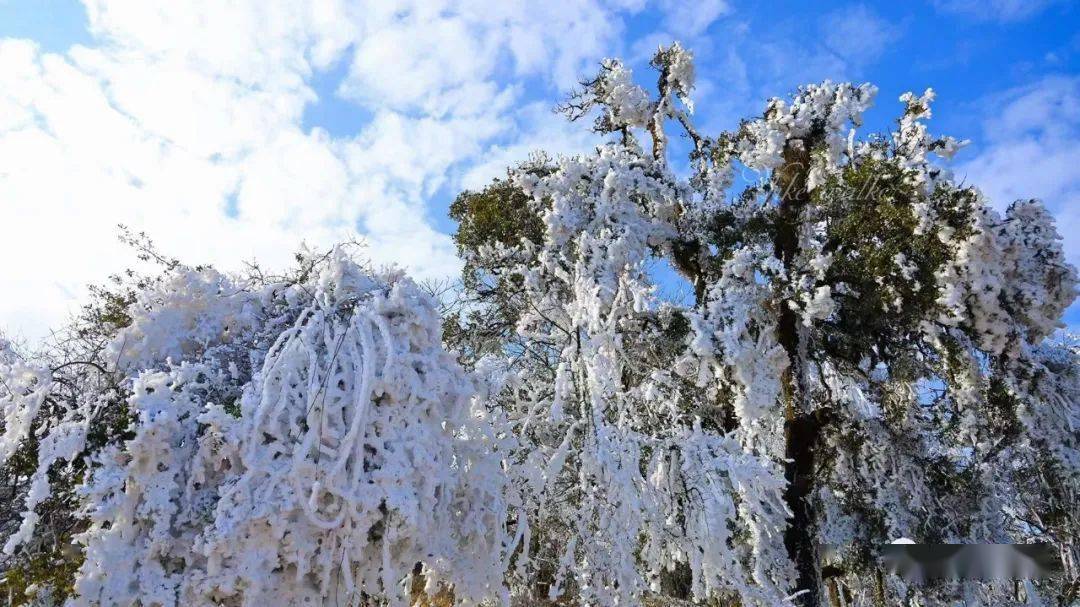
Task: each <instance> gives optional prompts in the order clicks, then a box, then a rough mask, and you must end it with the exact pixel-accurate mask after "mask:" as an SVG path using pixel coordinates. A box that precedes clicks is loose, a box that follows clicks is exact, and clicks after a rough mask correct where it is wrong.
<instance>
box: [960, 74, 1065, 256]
mask: <svg viewBox="0 0 1080 607" xmlns="http://www.w3.org/2000/svg"><path fill="white" fill-rule="evenodd" d="M985 111H986V118H985V120H984V124H983V132H984V141H985V142H986V143H985V145H983V146H981V148H980V149H979V150H978V153H977V155H976V156H975V157H974V158H972V159H971V160H969V161H967V162H964V163H963V164H961V165H960V166H959V167H958V168H957V174H958V175H960V176H966V178H967V180H968V181H969V182H970V183H972V184H974V185H976V186H978V187H979V188H980V189H981V190H982V191H983V192H984V193H985V194H986V195H987V196H988V197H989V198H990V200H991V202H992V203H993V204H994V206H996V207H998V208H1004V207H1005V206H1007V205H1008V204H1009V203H1011V202H1012V201H1014V200H1017V199H1021V198H1040V199H1042V200H1043V201H1044V202H1045V204H1046V205H1047V208H1049V209H1050V210H1051V211H1052V212H1053V213H1054V214H1055V215H1056V217H1057V220H1058V231H1059V232H1060V233H1061V234H1062V236H1063V237H1064V239H1065V250H1066V254H1067V255H1068V257H1069V260H1070V261H1071V262H1072V263H1073V264H1074V265H1077V266H1080V172H1078V171H1077V170H1076V164H1077V159H1080V77H1077V76H1072V77H1064V76H1054V77H1047V78H1044V79H1042V80H1039V81H1037V82H1034V83H1032V84H1030V85H1028V86H1024V87H1020V88H1017V89H1014V90H1011V91H1007V92H1005V93H1003V94H1000V95H996V96H993V97H991V98H990V99H988V100H987V101H986V103H985Z"/></svg>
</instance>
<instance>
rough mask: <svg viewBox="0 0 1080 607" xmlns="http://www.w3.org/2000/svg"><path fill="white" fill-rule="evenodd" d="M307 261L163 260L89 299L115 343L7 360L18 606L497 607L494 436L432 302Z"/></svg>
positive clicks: (349, 269)
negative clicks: (190, 263)
mask: <svg viewBox="0 0 1080 607" xmlns="http://www.w3.org/2000/svg"><path fill="white" fill-rule="evenodd" d="M300 266H301V267H300V269H299V270H298V271H296V272H295V273H292V274H290V275H287V276H283V277H277V278H267V277H262V276H260V275H256V274H251V275H249V276H247V277H245V278H237V277H230V276H226V275H224V274H221V273H219V272H217V271H215V270H213V269H212V268H191V267H186V266H183V265H180V264H179V263H176V262H168V263H167V267H166V268H165V270H164V272H163V273H162V274H161V275H159V276H158V277H156V278H155V279H150V280H135V281H133V280H129V279H128V280H122V281H121V282H120V287H118V288H116V289H113V290H102V291H99V297H98V298H97V299H96V300H95V303H96V304H97V305H92V306H90V307H89V308H88V310H87V313H86V314H84V315H83V316H82V317H81V320H82V322H81V323H77V324H76V328H78V327H80V326H89V327H93V328H96V329H102V328H105V329H106V330H104V331H100V330H99V331H98V332H97V333H94V334H86V335H81V334H78V333H77V331H72V332H71V334H70V335H66V337H67V339H68V341H64V342H62V343H65V344H68V345H67V346H66V348H65V349H63V350H62V351H61V352H59V353H53V360H50V358H49V357H48V356H46V357H41V358H40V359H38V360H35V359H26V358H24V357H20V356H19V355H18V354H17V353H15V351H14V350H13V349H12V348H10V347H8V348H7V349H6V350H5V351H4V352H3V356H4V358H3V359H2V362H0V374H2V378H3V379H4V383H3V384H2V385H3V390H4V391H3V392H2V393H0V405H2V406H3V410H4V425H3V430H4V432H3V435H2V442H0V455H2V456H3V460H2V463H3V468H2V470H3V473H4V475H5V478H6V479H9V480H10V482H11V487H12V491H13V494H14V495H13V497H14V498H15V499H14V500H13V501H12V503H13V504H15V503H17V504H18V506H17V507H18V508H19V509H21V510H22V511H23V514H22V516H21V520H19V521H18V524H17V527H15V526H14V522H13V521H12V522H7V521H6V522H5V525H6V528H5V536H4V540H5V545H4V553H5V554H6V555H8V556H7V557H6V558H7V559H8V560H7V563H6V565H5V568H4V569H5V570H4V578H3V582H2V584H3V587H4V589H5V590H6V594H7V596H6V597H5V598H6V600H7V601H8V602H9V603H15V604H18V603H20V602H24V601H34V602H37V603H40V604H50V603H57V602H60V601H63V600H66V604H69V605H147V606H149V605H161V606H165V605H269V604H273V605H321V604H341V605H348V604H352V605H360V604H373V603H378V604H397V605H404V604H410V603H412V602H413V600H414V599H415V598H417V597H421V596H438V595H439V594H440V593H446V592H452V593H453V595H454V596H455V597H456V598H457V599H458V600H461V601H463V602H466V603H469V604H476V603H478V602H480V601H481V600H483V599H491V600H495V601H498V600H501V599H502V597H503V595H504V594H505V589H504V586H503V583H502V581H503V572H504V571H505V569H506V564H505V561H506V555H507V553H508V550H509V541H510V539H511V537H510V536H509V535H508V527H507V524H508V523H511V524H512V522H513V521H512V518H511V515H510V513H509V512H508V510H509V507H510V504H508V503H507V501H506V496H507V495H508V493H507V491H506V490H505V475H504V473H503V470H502V462H501V460H500V459H499V457H498V455H497V454H496V453H495V450H496V449H498V448H499V446H500V445H499V442H498V440H499V439H498V437H496V436H495V435H494V434H493V433H492V432H491V431H490V429H491V426H490V424H485V423H483V422H482V421H481V419H479V418H478V417H477V416H476V415H475V414H474V410H473V407H474V404H475V400H474V393H475V386H474V382H473V381H472V379H471V378H470V377H469V376H468V375H466V374H465V373H464V371H463V370H462V369H461V367H460V366H459V365H458V364H457V363H456V362H455V361H454V360H453V357H452V356H451V355H450V354H448V353H447V352H446V351H445V350H444V349H443V347H442V343H441V333H440V325H441V322H440V317H439V314H438V306H437V303H436V302H435V301H434V300H433V299H432V297H431V296H430V295H428V294H427V293H425V292H424V291H423V290H422V289H420V288H419V287H417V286H416V285H415V284H413V283H412V282H411V281H409V280H408V279H406V278H404V277H402V276H401V275H399V274H396V273H389V274H383V275H378V274H375V273H372V272H370V271H367V270H365V269H364V268H362V267H361V266H359V265H357V264H356V263H355V262H354V261H352V260H351V259H350V258H348V257H347V256H346V255H345V254H344V253H343V252H342V249H336V250H335V251H334V252H333V253H331V254H330V255H328V256H314V255H307V256H301V258H300ZM110 306H112V307H110ZM109 310H111V311H112V313H113V315H112V316H110V317H109V318H110V322H112V321H115V324H114V325H112V326H111V327H109V326H108V323H107V322H105V318H103V317H102V316H101V313H105V312H108V311H109ZM57 357H60V358H64V359H70V360H67V361H66V362H63V363H60V364H56V363H55V359H56V358H57ZM87 369H89V370H87ZM73 370H79V371H78V372H76V371H73ZM24 484H28V487H26V488H25V489H22V488H21V487H23V485H24ZM57 500H63V502H62V503H59V504H57V503H54V502H56V501H57ZM57 517H59V518H60V520H59V521H58V520H56V518H57ZM10 518H11V517H10V513H9V519H10ZM61 525H63V527H62V528H58V527H60V526H61ZM49 544H52V545H51V546H50V545H49ZM57 564H59V565H61V566H62V570H59V571H56V572H55V573H51V574H50V572H49V571H48V568H49V567H52V566H55V565H57ZM42 569H44V570H45V571H42ZM28 581H30V582H31V583H27V582H28ZM16 592H18V594H16Z"/></svg>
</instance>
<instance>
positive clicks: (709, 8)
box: [660, 0, 731, 40]
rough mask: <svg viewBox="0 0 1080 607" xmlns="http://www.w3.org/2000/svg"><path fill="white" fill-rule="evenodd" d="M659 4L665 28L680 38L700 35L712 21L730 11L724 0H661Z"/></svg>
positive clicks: (685, 38) (684, 38)
mask: <svg viewBox="0 0 1080 607" xmlns="http://www.w3.org/2000/svg"><path fill="white" fill-rule="evenodd" d="M660 6H661V9H662V10H663V11H664V13H665V17H664V24H665V25H666V26H667V29H668V30H670V31H671V32H672V33H673V34H674V35H675V37H676V38H678V39H681V40H687V39H690V38H694V37H696V36H700V35H701V34H702V33H704V32H705V30H706V29H708V28H709V26H710V25H712V24H713V22H715V21H716V20H717V19H719V18H720V17H722V16H724V15H726V14H728V13H729V12H731V6H730V5H728V3H727V2H725V1H724V0H698V1H697V2H685V1H684V0H662V2H661V3H660Z"/></svg>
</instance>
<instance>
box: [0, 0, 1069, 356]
mask: <svg viewBox="0 0 1080 607" xmlns="http://www.w3.org/2000/svg"><path fill="white" fill-rule="evenodd" d="M671 40H680V41H681V42H682V43H683V44H684V46H686V47H688V48H690V49H691V50H692V51H693V52H694V53H695V56H696V58H697V64H698V75H699V86H698V90H697V93H696V95H695V97H696V104H697V120H698V123H699V125H700V126H702V127H703V128H704V129H705V130H706V131H710V132H716V131H718V130H720V129H724V128H731V127H732V126H734V125H735V124H737V122H738V119H739V118H740V117H744V116H750V115H753V114H755V113H757V112H759V111H760V109H761V108H762V107H763V104H764V102H765V100H766V99H767V98H769V97H771V96H783V95H786V94H788V93H789V92H790V91H791V90H792V89H793V88H794V87H795V86H797V85H799V84H802V83H806V82H815V81H820V80H823V79H832V80H853V81H870V82H873V83H875V84H876V85H877V86H878V87H879V88H880V94H879V97H878V103H877V105H876V107H875V108H874V109H873V110H872V111H871V112H870V113H869V115H868V117H867V129H868V130H877V131H885V130H888V129H889V128H890V126H891V121H892V120H893V119H894V118H895V115H896V112H897V111H898V109H899V103H898V102H897V101H896V99H897V97H898V96H899V95H900V94H901V93H903V92H905V91H908V90H915V91H918V92H921V91H922V90H923V89H925V88H926V87H933V88H934V89H935V90H936V91H937V93H938V99H937V103H936V105H935V107H934V118H933V120H932V122H931V128H932V129H933V130H934V132H937V133H942V134H951V135H954V136H956V137H958V138H966V139H970V140H971V141H972V144H971V145H970V146H969V147H968V148H967V149H965V150H964V151H963V152H962V153H961V154H960V155H959V156H958V157H957V158H956V160H955V163H954V164H955V166H954V168H955V170H956V171H957V173H958V174H959V175H962V176H964V177H965V178H966V179H967V180H968V181H970V182H971V183H975V184H976V185H979V186H980V187H981V188H982V189H983V190H984V191H985V192H986V193H987V194H988V195H989V196H990V197H991V200H993V202H994V204H995V205H997V206H999V207H1004V206H1005V205H1006V204H1007V203H1008V202H1010V201H1011V200H1012V199H1013V198H1017V197H1021V196H1023V197H1040V198H1043V199H1045V201H1046V203H1047V206H1048V207H1050V208H1051V209H1052V210H1053V211H1054V213H1055V214H1056V215H1057V216H1058V217H1059V221H1060V224H1061V231H1062V233H1063V235H1064V236H1065V240H1066V247H1067V251H1068V254H1069V256H1070V259H1071V260H1072V261H1073V263H1078V262H1080V236H1078V234H1077V233H1078V232H1080V175H1078V172H1077V171H1076V170H1075V168H1074V167H1075V165H1076V163H1077V160H1080V143H1078V142H1080V7H1078V6H1077V5H1076V3H1074V2H1068V1H1053V0H1029V1H1021V0H925V1H913V2H907V3H895V2H876V3H875V2H865V3H857V2H855V3H853V2H807V1H803V2H794V1H789V2H774V1H759V2H737V1H734V0H704V1H699V2H694V3H682V2H676V1H674V0H662V1H659V2H646V1H645V0H579V1H565V2H554V1H553V2H544V3H536V2H529V1H525V0H521V1H514V0H501V1H495V0H462V1H459V2H441V1H439V0H414V1H412V2H403V3H389V2H372V3H366V2H344V1H340V0H316V1H313V2H304V3H299V2H276V1H269V0H261V1H250V2H235V3H230V4H229V5H228V7H222V6H219V3H214V2H206V3H202V2H182V3H175V2H171V3H157V2H121V1H115V0H86V2H85V4H84V3H80V2H77V1H75V0H0V200H3V201H4V202H3V203H2V204H4V205H5V206H6V207H7V208H6V209H5V210H7V211H8V213H5V215H6V216H7V217H9V218H14V219H13V220H9V221H7V222H6V227H5V232H6V233H5V234H4V237H3V238H0V254H3V255H5V257H7V258H12V257H11V256H13V258H17V259H25V260H26V262H25V263H24V264H20V265H19V266H18V267H17V268H15V269H12V270H7V269H5V271H4V272H3V273H0V291H2V292H4V293H5V294H6V297H5V298H3V302H2V303H0V329H3V330H6V331H7V332H8V333H9V334H16V335H25V336H29V337H34V336H39V335H41V334H42V333H43V331H44V330H45V328H46V327H48V326H50V325H55V324H57V322H59V321H60V320H62V318H63V317H64V315H65V314H67V313H68V312H69V311H70V310H72V309H73V306H75V305H76V304H77V302H78V301H79V299H80V298H81V297H83V296H84V295H85V285H86V284H87V282H92V281H97V280H101V279H102V278H104V277H105V276H106V275H107V274H108V273H109V272H113V271H116V270H118V269H120V268H122V267H124V266H125V265H127V264H128V263H129V262H130V260H131V256H130V253H129V252H127V251H125V250H123V248H122V247H120V246H119V245H117V244H116V242H115V234H116V232H115V228H114V226H115V224H116V223H125V224H127V225H129V226H131V227H133V228H136V229H142V230H146V231H147V232H148V233H150V234H151V236H153V237H154V238H155V239H156V240H157V241H158V242H159V244H160V245H161V246H162V248H164V249H165V250H166V251H167V252H169V253H170V254H173V255H176V256H179V257H181V258H184V259H186V260H190V261H191V262H212V263H216V264H218V265H219V266H222V267H226V268H228V267H238V266H239V264H240V263H241V262H242V261H244V260H250V259H259V260H261V261H263V262H264V263H266V264H268V265H271V266H272V265H275V264H284V263H287V261H288V259H289V258H290V256H291V253H292V252H293V251H294V250H295V249H296V247H297V246H298V245H299V243H300V242H301V241H305V242H307V243H309V244H312V245H326V244H328V243H331V242H334V241H336V240H340V239H343V238H349V237H362V238H363V239H364V240H366V241H367V242H368V243H369V245H368V250H367V253H368V255H369V256H370V257H371V258H372V259H373V260H374V261H376V262H377V263H395V264H399V265H402V266H404V267H406V268H408V269H409V270H410V271H411V272H413V273H414V274H417V275H419V276H421V277H431V276H444V275H452V274H454V273H455V272H456V270H457V268H458V262H457V260H456V259H455V257H454V251H453V246H452V243H451V242H450V240H449V238H448V236H447V235H448V234H449V232H451V231H452V230H453V224H452V223H451V222H450V221H449V220H448V219H447V218H446V208H447V206H448V204H449V202H450V201H451V200H452V199H453V196H454V195H455V193H456V192H458V191H460V190H461V189H462V188H466V187H476V186H478V185H481V184H483V183H484V182H485V181H487V180H488V179H490V178H491V177H493V176H497V175H499V174H500V172H501V171H502V169H503V167H505V166H506V165H508V164H510V163H513V162H515V161H517V160H521V159H523V158H524V157H525V156H526V155H527V154H528V153H529V151H531V150H535V149H547V150H549V151H552V152H556V153H572V152H577V151H583V150H587V149H588V148H589V147H590V146H591V145H593V144H594V143H595V141H596V140H595V139H594V137H593V136H592V135H591V134H589V133H587V132H585V131H584V130H583V129H582V128H581V127H580V126H578V125H567V124H565V123H563V122H562V121H561V119H559V118H558V117H556V116H554V115H553V114H552V112H551V111H550V110H551V108H552V106H553V105H554V104H555V103H557V102H558V101H559V100H560V99H562V97H563V96H564V95H565V93H566V91H567V90H568V89H569V88H570V87H572V86H573V85H574V83H575V81H576V80H577V79H578V78H580V77H582V76H585V75H588V74H589V72H590V71H591V70H592V69H594V68H593V66H595V65H596V62H597V61H598V60H599V59H601V58H602V57H605V56H620V57H623V58H624V59H625V60H626V61H627V62H628V63H630V64H631V65H632V66H634V67H635V69H636V73H637V74H638V77H639V79H640V80H641V81H642V82H643V83H647V82H648V81H650V80H651V79H652V78H653V76H652V75H651V74H650V73H648V71H647V70H646V67H645V66H646V63H647V59H648V57H649V55H650V54H651V51H652V50H653V49H654V48H655V47H656V45H657V44H660V43H667V42H670V41H671ZM1068 320H1069V322H1070V324H1072V325H1073V326H1074V327H1075V326H1080V307H1078V306H1074V307H1073V308H1072V309H1071V311H1070V313H1069V316H1068Z"/></svg>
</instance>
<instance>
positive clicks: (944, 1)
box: [934, 0, 1058, 22]
mask: <svg viewBox="0 0 1080 607" xmlns="http://www.w3.org/2000/svg"><path fill="white" fill-rule="evenodd" d="M1057 1H1058V0H934V5H935V6H937V8H938V9H939V10H942V11H945V12H948V13H956V14H960V15H964V16H965V17H970V18H972V19H976V20H979V21H1001V22H1008V21H1021V20H1024V19H1027V18H1029V17H1033V16H1035V15H1037V14H1039V13H1041V12H1042V11H1043V10H1045V9H1046V8H1048V7H1050V6H1051V5H1053V4H1056V3H1057Z"/></svg>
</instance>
